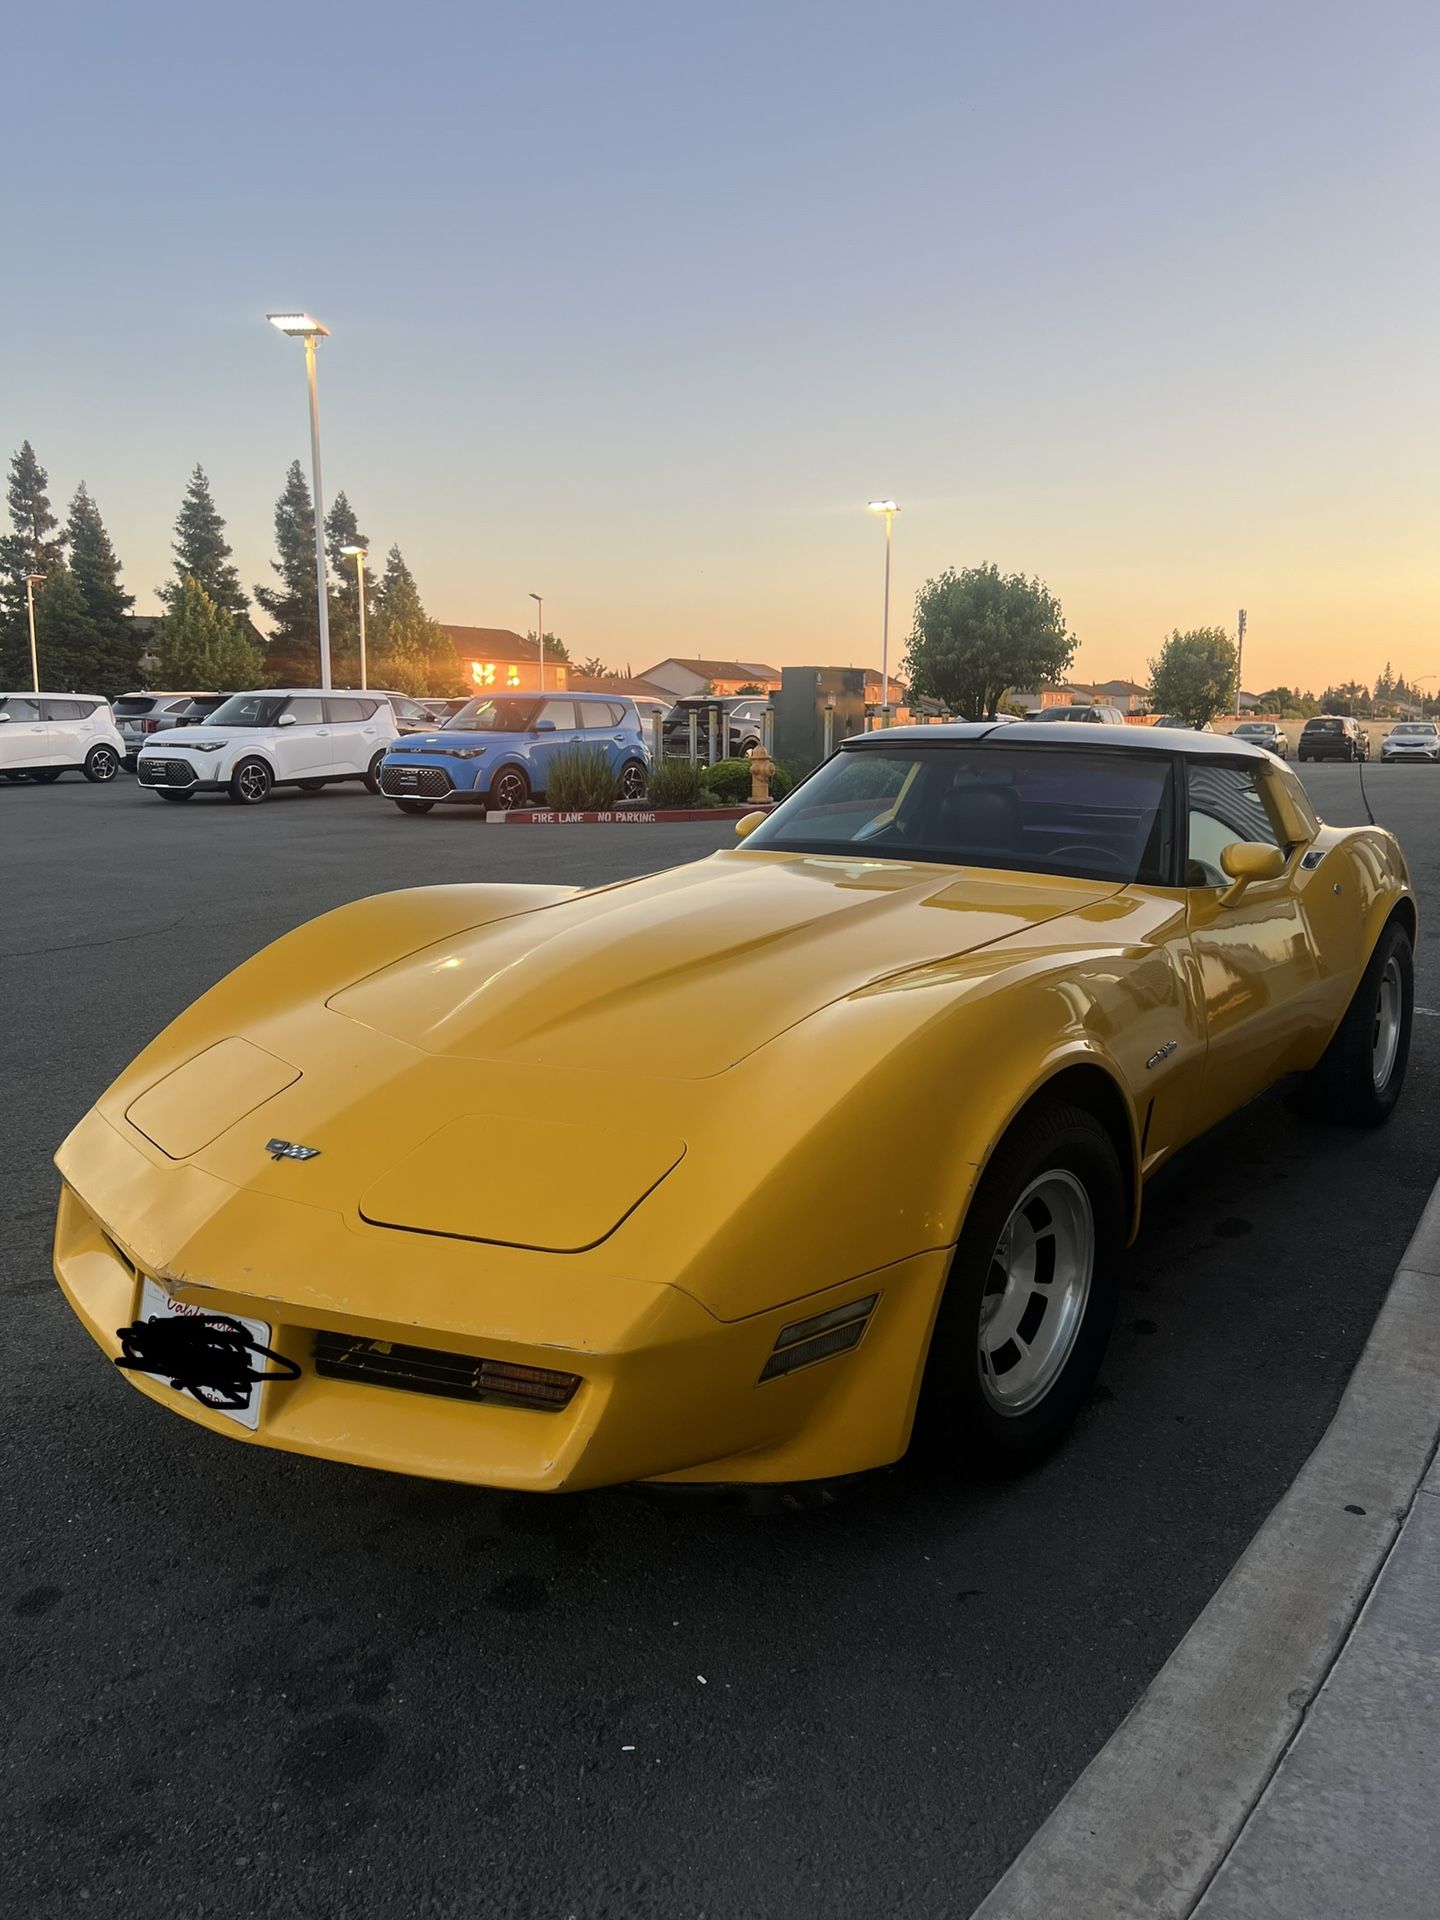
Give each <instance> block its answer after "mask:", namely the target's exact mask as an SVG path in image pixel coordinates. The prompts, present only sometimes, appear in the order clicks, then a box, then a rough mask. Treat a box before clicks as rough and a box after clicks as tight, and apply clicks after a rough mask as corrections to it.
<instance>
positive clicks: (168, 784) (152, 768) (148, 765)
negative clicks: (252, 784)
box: [135, 751, 225, 793]
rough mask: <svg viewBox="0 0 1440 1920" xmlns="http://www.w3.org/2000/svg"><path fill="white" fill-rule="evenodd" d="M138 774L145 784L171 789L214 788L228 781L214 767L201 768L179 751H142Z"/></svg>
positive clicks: (186, 791)
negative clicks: (217, 773)
mask: <svg viewBox="0 0 1440 1920" xmlns="http://www.w3.org/2000/svg"><path fill="white" fill-rule="evenodd" d="M135 778H136V779H137V780H138V781H139V783H140V785H141V786H142V787H163V788H167V789H168V790H169V791H170V792H172V793H197V792H200V791H202V790H207V789H208V790H210V791H214V790H215V789H217V788H219V787H221V786H223V785H224V784H225V783H224V782H223V781H222V780H219V779H217V778H216V776H215V769H214V768H213V767H212V768H208V769H201V768H200V767H197V766H196V765H195V763H194V761H193V760H186V759H184V758H182V757H181V756H180V755H178V754H165V755H161V754H157V753H149V752H143V751H142V752H141V753H140V754H138V755H137V756H136V759H135Z"/></svg>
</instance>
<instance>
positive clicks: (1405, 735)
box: [1380, 720, 1440, 766]
mask: <svg viewBox="0 0 1440 1920" xmlns="http://www.w3.org/2000/svg"><path fill="white" fill-rule="evenodd" d="M1380 759H1381V763H1382V764H1385V763H1388V762H1391V761H1398V760H1428V761H1429V762H1430V763H1431V765H1432V766H1433V765H1434V763H1435V762H1436V761H1437V760H1440V728H1437V727H1436V725H1435V722H1434V721H1433V720H1402V721H1401V722H1400V724H1399V726H1398V727H1392V728H1391V729H1390V731H1389V733H1387V734H1386V736H1385V738H1384V739H1383V740H1382V741H1381V742H1380Z"/></svg>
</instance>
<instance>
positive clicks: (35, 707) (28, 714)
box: [5, 694, 40, 721]
mask: <svg viewBox="0 0 1440 1920" xmlns="http://www.w3.org/2000/svg"><path fill="white" fill-rule="evenodd" d="M5 711H6V713H8V714H9V716H10V718H11V720H12V721H14V720H38V719H39V718H40V702H39V701H38V700H22V699H21V698H20V697H19V695H18V694H12V695H11V697H10V698H9V699H8V700H7V701H6V702H5Z"/></svg>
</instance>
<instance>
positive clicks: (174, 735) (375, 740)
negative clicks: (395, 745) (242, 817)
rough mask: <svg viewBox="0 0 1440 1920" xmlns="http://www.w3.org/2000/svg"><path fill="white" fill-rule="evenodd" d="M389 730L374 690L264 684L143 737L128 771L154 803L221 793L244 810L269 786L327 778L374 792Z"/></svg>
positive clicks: (312, 784) (312, 783) (390, 717)
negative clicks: (192, 720) (187, 722)
mask: <svg viewBox="0 0 1440 1920" xmlns="http://www.w3.org/2000/svg"><path fill="white" fill-rule="evenodd" d="M397 731H398V730H397V728H396V725H395V713H394V710H393V708H392V707H391V705H390V702H389V701H388V700H387V699H385V697H384V696H383V695H382V694H372V693H320V692H318V691H317V690H316V689H315V688H314V687H267V688H266V689H265V690H264V691H263V692H260V693H233V694H231V696H230V698H229V699H228V700H226V701H225V702H223V704H222V705H220V706H218V707H217V708H216V709H215V711H214V713H212V714H211V715H210V717H209V719H208V720H202V721H201V722H200V723H199V725H197V726H193V727H184V728H180V729H177V730H175V731H173V732H168V733H162V734H158V735H156V736H154V737H153V738H152V739H150V740H147V741H146V743H145V744H144V746H143V747H141V749H140V751H139V752H138V753H137V754H136V756H135V775H136V778H137V779H138V780H139V782H140V785H141V786H142V787H150V788H151V789H152V790H153V791H154V792H156V793H158V794H159V795H160V797H161V799H162V800H188V799H189V798H190V797H191V795H192V794H196V793H205V792H209V793H217V792H221V791H223V792H225V793H228V794H229V796H230V798H231V799H232V800H234V801H236V802H238V803H239V804H240V805H241V806H248V807H253V806H256V805H258V804H259V802H260V801H262V800H265V799H268V798H269V794H270V789H271V788H272V787H285V786H294V787H300V788H301V789H302V790H303V791H304V792H306V793H318V792H319V791H320V789H321V788H322V787H325V786H328V785H330V783H331V782H332V781H337V780H363V781H364V782H365V784H366V785H367V786H368V787H369V788H370V791H371V792H372V793H378V792H379V791H380V785H379V781H378V779H377V777H376V776H377V774H378V772H379V767H380V762H381V760H382V759H383V758H384V755H385V749H386V747H388V746H389V744H390V742H391V741H392V740H394V739H395V738H396V737H397Z"/></svg>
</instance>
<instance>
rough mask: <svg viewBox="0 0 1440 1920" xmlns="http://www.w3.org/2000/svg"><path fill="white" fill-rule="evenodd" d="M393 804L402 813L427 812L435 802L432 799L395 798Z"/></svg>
mask: <svg viewBox="0 0 1440 1920" xmlns="http://www.w3.org/2000/svg"><path fill="white" fill-rule="evenodd" d="M395 804H396V806H397V807H398V808H399V809H400V811H401V812H402V813H429V811H430V809H431V808H432V807H433V806H434V804H435V802H434V801H433V800H397V801H396V802H395Z"/></svg>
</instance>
